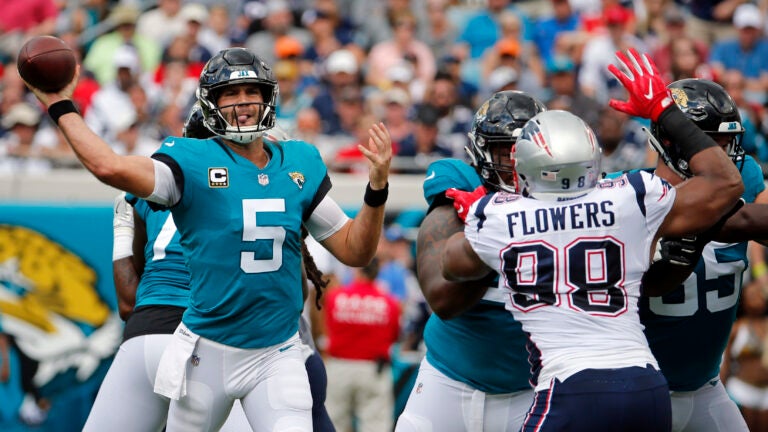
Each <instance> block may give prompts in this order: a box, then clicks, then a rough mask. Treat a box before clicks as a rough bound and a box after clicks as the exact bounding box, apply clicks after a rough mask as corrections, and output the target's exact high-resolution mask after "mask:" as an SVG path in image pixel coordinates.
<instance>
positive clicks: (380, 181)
mask: <svg viewBox="0 0 768 432" xmlns="http://www.w3.org/2000/svg"><path fill="white" fill-rule="evenodd" d="M368 135H370V138H369V139H368V145H367V146H365V145H363V144H358V145H357V148H358V150H360V152H361V153H362V154H363V155H364V156H365V157H366V158H368V161H369V162H370V163H369V168H368V181H369V183H370V184H371V189H373V190H381V189H384V188H385V187H386V186H387V181H388V179H389V164H390V163H391V162H392V138H391V137H390V135H389V130H388V129H387V127H386V126H384V123H381V122H379V123H375V124H373V125H372V126H371V128H370V129H368Z"/></svg>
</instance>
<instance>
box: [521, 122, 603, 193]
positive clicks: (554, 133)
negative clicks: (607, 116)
mask: <svg viewBox="0 0 768 432" xmlns="http://www.w3.org/2000/svg"><path fill="white" fill-rule="evenodd" d="M601 153H602V151H601V149H600V146H599V145H598V143H597V139H596V138H595V134H594V132H592V129H590V127H589V126H587V124H586V123H584V121H582V120H581V119H580V118H578V117H576V116H575V115H573V114H571V113H570V112H567V111H561V110H553V111H545V112H542V113H539V114H537V115H536V116H535V117H533V118H532V119H531V120H529V121H528V122H527V123H526V124H525V126H523V130H522V131H521V132H520V137H519V138H518V139H517V142H516V143H515V145H514V146H513V147H512V159H513V161H514V163H515V188H516V190H517V191H518V193H521V194H523V195H525V196H530V197H532V198H536V199H547V200H564V199H570V198H575V197H576V196H580V195H583V194H585V193H587V192H589V191H590V190H592V189H593V188H594V187H595V186H596V185H597V182H598V181H599V180H600V176H601V171H600V161H601V157H602V156H601Z"/></svg>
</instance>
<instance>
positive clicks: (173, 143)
mask: <svg viewBox="0 0 768 432" xmlns="http://www.w3.org/2000/svg"><path fill="white" fill-rule="evenodd" d="M164 144H165V145H167V146H168V147H173V146H175V145H176V141H168V142H167V143H164Z"/></svg>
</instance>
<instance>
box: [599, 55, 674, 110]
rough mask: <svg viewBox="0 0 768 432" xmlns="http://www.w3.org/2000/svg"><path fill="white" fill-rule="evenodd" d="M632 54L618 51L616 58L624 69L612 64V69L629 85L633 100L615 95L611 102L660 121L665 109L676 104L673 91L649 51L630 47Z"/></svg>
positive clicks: (613, 105) (619, 108)
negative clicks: (644, 52)
mask: <svg viewBox="0 0 768 432" xmlns="http://www.w3.org/2000/svg"><path fill="white" fill-rule="evenodd" d="M629 54H630V58H629V59H628V58H627V56H626V55H625V54H624V53H623V52H621V51H616V59H617V60H618V61H619V63H621V65H622V66H623V67H624V71H620V70H619V68H618V67H616V65H613V64H611V65H608V70H609V71H610V72H611V73H612V74H613V76H615V77H616V79H618V80H619V81H620V82H621V84H622V85H623V86H624V88H625V89H627V93H629V100H627V101H626V102H623V101H619V100H616V99H611V100H610V101H609V102H608V104H609V105H610V106H611V107H612V108H613V109H615V110H618V111H621V112H625V113H627V114H629V115H631V116H638V117H643V118H647V119H651V120H652V121H657V120H658V119H659V116H660V115H661V113H662V111H664V110H665V109H666V108H667V107H668V106H670V105H671V104H672V93H670V91H669V89H668V88H667V85H666V83H665V82H664V80H663V79H662V78H661V74H660V73H659V69H658V68H657V67H656V65H655V64H654V63H653V61H651V59H650V58H648V55H647V54H643V55H642V56H640V54H638V53H637V51H635V50H634V49H633V48H630V49H629Z"/></svg>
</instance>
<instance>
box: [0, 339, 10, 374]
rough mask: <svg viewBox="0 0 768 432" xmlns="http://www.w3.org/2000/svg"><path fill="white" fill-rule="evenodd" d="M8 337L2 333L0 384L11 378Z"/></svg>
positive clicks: (0, 340) (0, 342) (0, 343)
mask: <svg viewBox="0 0 768 432" xmlns="http://www.w3.org/2000/svg"><path fill="white" fill-rule="evenodd" d="M9 349H10V348H9V344H8V335H6V334H5V333H3V332H2V331H0V383H4V382H6V381H8V378H10V377H11V358H10V355H9V354H8V353H9Z"/></svg>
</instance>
